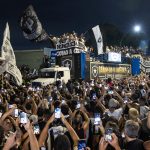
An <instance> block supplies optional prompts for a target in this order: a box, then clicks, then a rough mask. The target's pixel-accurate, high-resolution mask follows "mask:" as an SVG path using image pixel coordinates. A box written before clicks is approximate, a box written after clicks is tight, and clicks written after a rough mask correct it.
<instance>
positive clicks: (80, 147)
mask: <svg viewBox="0 0 150 150" xmlns="http://www.w3.org/2000/svg"><path fill="white" fill-rule="evenodd" d="M85 149H86V140H85V139H81V140H79V141H78V150H85Z"/></svg>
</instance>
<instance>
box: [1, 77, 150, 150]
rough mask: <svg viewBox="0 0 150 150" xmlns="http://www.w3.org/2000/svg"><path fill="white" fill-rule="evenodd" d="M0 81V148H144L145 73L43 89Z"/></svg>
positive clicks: (148, 83)
mask: <svg viewBox="0 0 150 150" xmlns="http://www.w3.org/2000/svg"><path fill="white" fill-rule="evenodd" d="M0 81H1V90H0V147H1V148H0V149H3V150H11V149H20V150H39V149H40V150H52V149H54V150H114V149H115V150H121V149H122V150H123V149H124V150H133V149H135V150H149V149H150V108H149V105H150V76H148V75H140V76H135V77H129V78H123V79H111V78H108V79H100V78H96V79H94V80H91V81H84V80H79V81H77V80H74V81H72V80H70V81H68V83H66V84H65V83H63V82H60V81H57V82H56V83H55V84H52V85H47V86H45V87H32V84H31V82H27V83H24V84H23V85H22V86H19V87H18V86H16V85H13V84H10V82H9V81H8V78H5V76H4V77H3V78H1V80H0Z"/></svg>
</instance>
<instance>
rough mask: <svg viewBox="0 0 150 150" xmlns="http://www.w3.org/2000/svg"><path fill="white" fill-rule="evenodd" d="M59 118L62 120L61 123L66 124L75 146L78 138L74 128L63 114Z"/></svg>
mask: <svg viewBox="0 0 150 150" xmlns="http://www.w3.org/2000/svg"><path fill="white" fill-rule="evenodd" d="M61 120H62V122H63V124H64V125H65V126H66V128H67V129H68V131H69V133H70V135H71V138H72V139H73V142H74V145H75V146H76V145H77V144H78V140H79V137H78V135H77V134H76V132H75V131H74V129H73V128H72V127H71V125H70V124H69V123H68V121H67V120H66V119H65V117H64V115H63V114H62V115H61Z"/></svg>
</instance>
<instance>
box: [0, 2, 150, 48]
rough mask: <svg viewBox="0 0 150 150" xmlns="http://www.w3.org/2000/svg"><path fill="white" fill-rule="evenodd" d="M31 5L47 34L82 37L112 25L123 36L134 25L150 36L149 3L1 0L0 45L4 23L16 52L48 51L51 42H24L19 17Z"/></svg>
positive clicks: (130, 30)
mask: <svg viewBox="0 0 150 150" xmlns="http://www.w3.org/2000/svg"><path fill="white" fill-rule="evenodd" d="M29 4H32V5H33V7H34V9H35V11H36V13H37V16H38V18H39V20H40V21H41V23H42V25H43V28H44V29H45V30H46V31H47V33H48V34H52V35H58V36H59V35H61V34H63V33H64V32H71V31H75V32H77V33H79V34H81V33H84V32H85V31H87V30H88V29H90V28H92V27H93V26H95V25H97V24H104V23H111V24H114V25H116V26H118V27H119V28H120V29H121V30H122V31H124V32H132V27H133V25H135V24H140V25H141V26H142V32H144V33H145V34H150V0H0V44H2V38H3V31H4V28H5V23H6V22H7V21H8V23H9V26H10V31H11V43H12V46H13V48H14V50H22V49H39V48H43V47H49V43H48V42H43V43H34V42H30V41H28V40H27V39H25V38H24V37H23V35H22V32H21V30H20V28H19V23H18V20H19V17H20V15H21V14H22V12H23V11H24V10H25V8H26V7H27V6H28V5H29Z"/></svg>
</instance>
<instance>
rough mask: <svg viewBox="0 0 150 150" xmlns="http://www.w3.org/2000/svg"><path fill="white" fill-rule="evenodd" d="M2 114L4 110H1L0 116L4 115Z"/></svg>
mask: <svg viewBox="0 0 150 150" xmlns="http://www.w3.org/2000/svg"><path fill="white" fill-rule="evenodd" d="M2 115H3V111H2V110H0V118H1V117H2Z"/></svg>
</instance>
